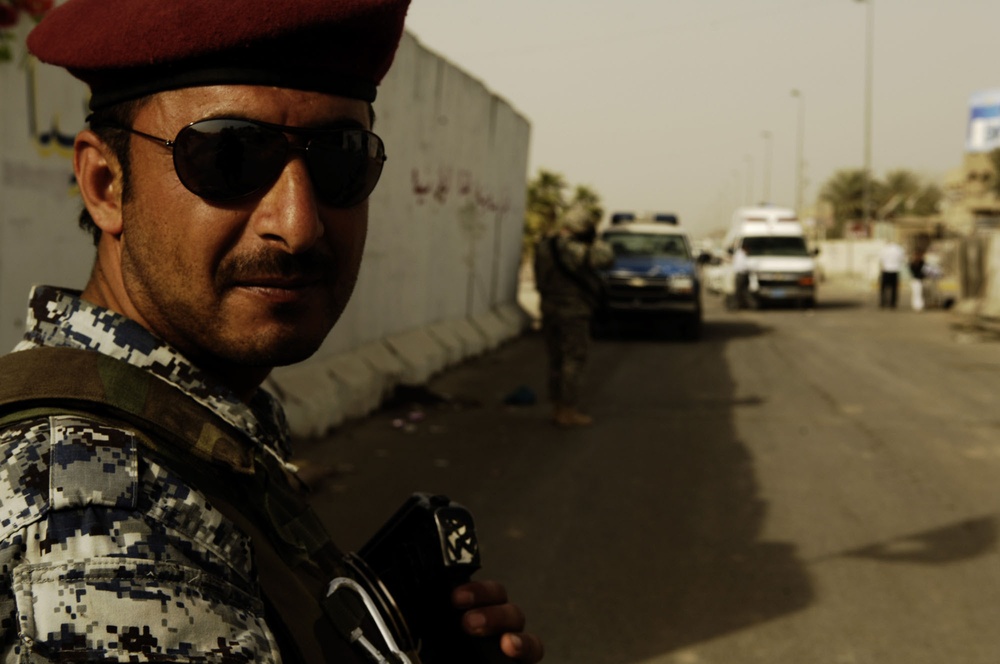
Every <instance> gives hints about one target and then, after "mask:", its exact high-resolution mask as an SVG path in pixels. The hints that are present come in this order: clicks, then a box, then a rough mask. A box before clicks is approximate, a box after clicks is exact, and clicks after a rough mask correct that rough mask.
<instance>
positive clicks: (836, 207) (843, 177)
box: [819, 169, 883, 237]
mask: <svg viewBox="0 0 1000 664" xmlns="http://www.w3.org/2000/svg"><path fill="white" fill-rule="evenodd" d="M866 182H867V183H868V188H869V190H870V191H871V197H872V200H873V201H878V200H879V197H880V192H881V190H882V187H883V185H882V183H880V182H879V181H878V180H875V179H874V178H872V177H871V175H870V174H869V173H868V172H867V171H866V170H864V169H844V170H840V171H837V172H836V173H834V174H833V175H832V176H831V177H830V179H829V180H827V181H826V184H824V185H823V188H822V189H820V192H819V199H820V200H821V201H826V202H827V203H829V204H830V206H831V207H832V208H833V218H834V231H833V235H834V236H841V237H842V236H843V234H844V225H845V224H846V223H847V222H848V221H856V220H860V219H863V218H864V215H865V208H866V206H865V191H866V186H865V185H866Z"/></svg>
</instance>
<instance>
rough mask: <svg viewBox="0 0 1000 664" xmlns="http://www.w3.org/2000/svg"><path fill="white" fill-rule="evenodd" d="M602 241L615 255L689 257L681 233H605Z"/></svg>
mask: <svg viewBox="0 0 1000 664" xmlns="http://www.w3.org/2000/svg"><path fill="white" fill-rule="evenodd" d="M604 241H605V242H607V243H608V244H610V245H611V248H612V249H613V250H614V252H615V256H617V257H619V258H622V257H626V256H665V257H669V258H685V259H690V258H691V252H690V251H689V250H688V244H687V241H686V239H685V238H684V236H683V235H662V234H658V233H605V234H604Z"/></svg>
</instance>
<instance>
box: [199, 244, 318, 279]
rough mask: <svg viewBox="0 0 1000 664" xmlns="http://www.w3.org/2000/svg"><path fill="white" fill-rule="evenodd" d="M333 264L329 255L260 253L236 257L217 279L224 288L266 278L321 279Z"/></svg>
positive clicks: (217, 275) (224, 263)
mask: <svg viewBox="0 0 1000 664" xmlns="http://www.w3.org/2000/svg"><path fill="white" fill-rule="evenodd" d="M333 265H334V261H333V259H332V258H331V257H330V256H327V255H325V254H321V253H320V252H316V251H310V252H307V253H304V254H289V253H286V252H283V251H268V250H264V251H259V252H256V253H253V254H242V255H239V256H233V257H231V258H229V259H227V260H225V261H223V263H222V264H221V265H220V266H219V271H218V273H217V274H216V280H217V282H218V283H220V284H222V285H228V284H233V283H241V282H246V281H253V280H255V279H261V278H264V277H269V278H274V277H281V278H284V279H322V278H325V277H326V276H327V274H328V273H329V271H330V268H331V267H332V266H333Z"/></svg>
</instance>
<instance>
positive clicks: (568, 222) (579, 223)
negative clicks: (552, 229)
mask: <svg viewBox="0 0 1000 664" xmlns="http://www.w3.org/2000/svg"><path fill="white" fill-rule="evenodd" d="M559 226H560V228H565V229H566V230H568V231H569V232H570V233H573V234H574V235H575V234H578V233H586V232H587V231H589V230H591V229H592V228H594V227H595V226H597V219H596V218H595V215H594V212H593V211H592V210H590V209H589V208H588V207H587V206H585V205H580V204H573V205H571V206H570V207H569V208H568V209H567V210H566V212H564V213H563V216H562V217H561V218H560V219H559Z"/></svg>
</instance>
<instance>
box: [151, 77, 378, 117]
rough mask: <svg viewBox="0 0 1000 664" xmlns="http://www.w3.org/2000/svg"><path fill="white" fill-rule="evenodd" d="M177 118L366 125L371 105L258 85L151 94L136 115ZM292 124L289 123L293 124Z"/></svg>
mask: <svg viewBox="0 0 1000 664" xmlns="http://www.w3.org/2000/svg"><path fill="white" fill-rule="evenodd" d="M144 111H145V114H159V115H166V116H170V117H179V118H180V119H182V120H184V121H185V122H194V121H195V120H200V119H204V118H207V117H222V116H226V117H244V118H247V119H257V120H265V121H268V122H276V123H278V124H297V125H302V126H310V125H326V124H331V123H336V122H338V121H343V120H353V121H356V122H360V123H362V124H367V123H368V121H369V120H370V118H371V113H372V111H371V104H369V103H368V102H366V101H362V100H360V99H352V98H350V97H342V96H339V95H331V94H327V93H323V92H314V91H310V90H296V89H291V88H277V87H268V86H257V85H213V86H206V87H198V88H181V89H178V90H168V91H165V92H160V93H157V94H154V95H152V96H151V97H150V98H149V102H148V103H147V104H146V105H145V107H144V109H142V110H140V112H139V114H140V115H142V114H143V112H144ZM293 120H294V122H291V121H293Z"/></svg>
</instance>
